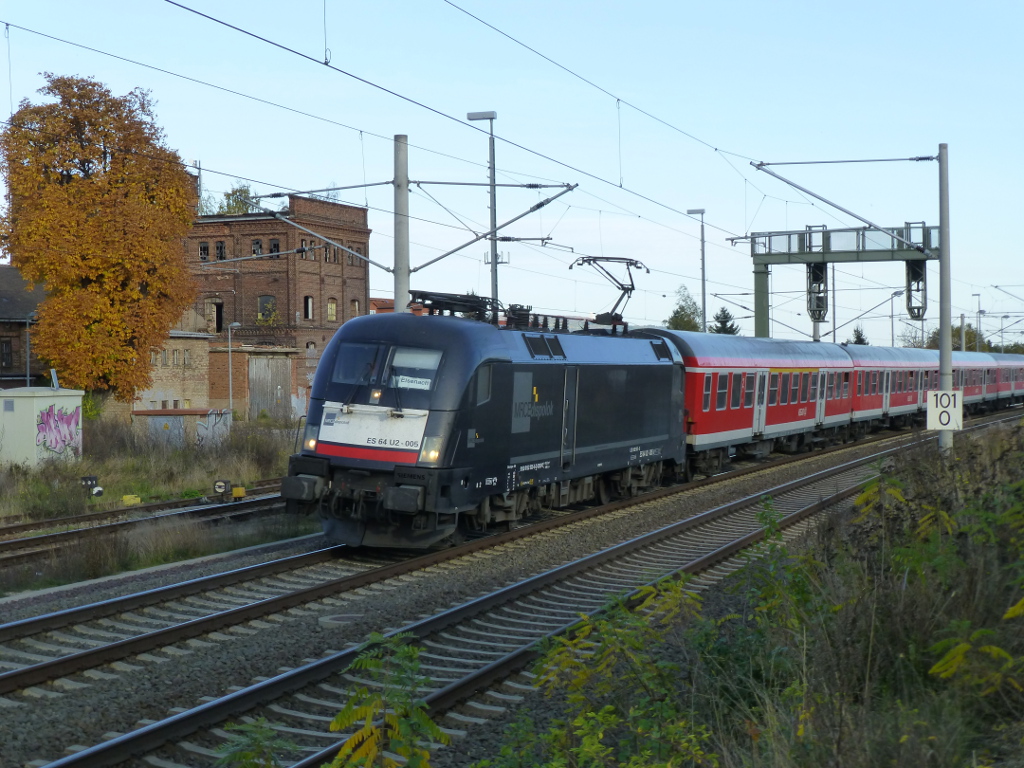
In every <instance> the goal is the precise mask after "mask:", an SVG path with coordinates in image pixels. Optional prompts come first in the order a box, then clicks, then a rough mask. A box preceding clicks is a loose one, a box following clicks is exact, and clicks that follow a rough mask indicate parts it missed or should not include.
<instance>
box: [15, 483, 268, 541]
mask: <svg viewBox="0 0 1024 768" xmlns="http://www.w3.org/2000/svg"><path fill="white" fill-rule="evenodd" d="M280 488H281V480H280V479H275V480H261V481H260V482H258V483H256V484H254V485H253V486H252V488H247V489H246V491H247V492H249V493H260V494H268V493H276V492H278V491H279V490H280ZM216 495H221V496H224V495H225V494H210V495H209V496H216ZM209 496H204V497H202V498H206V499H209ZM202 498H200V499H169V500H167V501H149V502H146V503H145V504H136V505H135V506H133V507H118V508H117V509H105V510H99V511H97V512H86V513H85V514H81V515H72V516H70V517H54V518H50V519H47V520H28V521H25V522H20V523H9V524H7V525H0V537H3V536H11V535H14V534H17V533H24V532H25V531H35V530H38V529H40V528H54V527H57V526H65V525H79V524H83V523H91V522H95V521H97V520H109V519H113V518H117V517H124V516H126V515H132V514H136V513H138V512H143V513H145V512H160V511H162V510H172V509H179V508H181V507H195V506H197V505H199V504H202V503H203V501H202ZM220 501H221V502H224V501H225V499H223V498H221V499H220ZM206 503H208V504H216V503H217V502H216V501H207V502H206Z"/></svg>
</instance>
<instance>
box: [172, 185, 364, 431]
mask: <svg viewBox="0 0 1024 768" xmlns="http://www.w3.org/2000/svg"><path fill="white" fill-rule="evenodd" d="M280 215H281V216H282V217H284V218H285V219H287V220H288V221H293V222H295V223H296V224H299V225H301V226H303V227H306V228H307V229H310V230H312V231H314V232H316V233H317V235H320V236H317V235H311V234H310V233H308V232H304V231H302V230H300V229H298V228H296V227H294V226H292V225H290V224H289V223H287V221H282V220H281V219H279V218H277V217H275V216H273V215H272V214H267V213H243V214H234V215H222V214H215V215H211V216H200V217H198V218H197V219H196V221H195V224H194V225H193V227H192V230H191V232H190V233H189V235H188V238H187V242H186V252H187V261H188V265H189V269H190V270H191V272H192V274H193V275H194V276H195V278H196V281H197V282H198V284H199V291H200V293H199V299H198V302H197V307H196V308H197V311H199V312H200V313H201V314H202V315H203V316H204V318H205V322H206V330H207V332H209V333H212V334H216V338H215V339H214V340H213V341H212V342H211V345H212V346H211V352H214V353H216V356H217V357H218V358H219V357H220V354H219V353H220V351H221V349H224V351H226V346H227V341H228V334H227V330H228V326H230V325H231V324H232V323H239V325H238V326H234V327H232V334H231V336H232V345H233V346H232V350H233V352H234V350H238V351H239V353H240V354H239V355H238V359H237V360H235V359H233V360H232V366H231V367H232V371H233V375H232V378H233V386H234V388H235V389H236V394H235V410H236V411H237V412H238V413H239V415H240V416H243V417H244V415H245V414H246V413H248V414H249V416H250V417H251V416H253V415H254V414H253V413H252V411H253V405H254V404H260V403H269V402H273V403H275V404H280V403H281V397H282V395H281V392H280V391H279V390H280V389H281V388H282V386H283V385H282V384H281V382H282V380H287V381H289V382H290V385H289V390H290V391H289V392H288V393H287V405H288V406H289V407H290V410H291V415H292V416H299V415H301V414H302V413H305V408H306V401H307V398H308V390H309V386H310V384H311V383H312V380H313V373H314V372H315V370H316V364H317V362H318V361H319V359H320V353H321V351H322V350H323V347H324V345H325V344H326V342H327V341H328V340H329V339H330V338H331V336H332V335H333V334H334V332H335V331H336V330H337V329H338V328H339V327H340V326H341V324H342V323H343V322H345V321H346V320H348V319H350V318H352V317H356V316H358V315H362V314H366V311H367V307H368V305H369V294H368V291H369V287H368V285H369V280H368V275H367V264H366V262H365V261H363V260H361V259H359V258H357V257H355V256H353V255H352V254H351V253H348V252H346V251H344V250H342V249H340V248H336V247H335V246H332V245H329V244H328V243H326V242H325V241H324V239H323V238H325V237H326V238H329V239H330V240H333V241H334V242H336V243H339V244H341V245H343V246H345V247H346V248H349V249H351V250H352V251H354V252H356V253H358V254H362V255H364V256H369V242H370V230H369V228H368V227H367V218H366V209H365V208H356V207H354V206H350V205H343V204H341V203H332V202H328V201H325V200H313V199H310V198H305V197H299V196H296V195H290V196H289V197H288V208H287V209H285V210H283V211H282V212H281V214H280ZM253 256H256V257H258V258H252V257H253ZM261 348H272V349H273V350H274V352H273V353H272V354H262V353H260V349H261ZM268 352H269V349H268ZM282 360H283V361H286V362H280V361H282ZM268 361H275V362H268ZM246 366H247V367H246ZM268 366H269V368H268ZM240 367H243V370H239V368H240ZM285 367H287V368H288V369H289V370H288V372H287V374H286V373H285ZM226 370H227V365H226V360H225V361H224V363H220V362H219V361H218V362H214V360H212V359H211V368H210V393H211V394H210V397H211V405H215V406H217V407H224V406H223V405H221V403H222V401H223V400H224V397H223V395H222V393H221V390H222V389H225V388H226V382H223V381H220V380H219V379H220V372H221V371H223V372H224V373H226ZM263 389H267V391H263ZM242 392H244V393H245V397H244V399H242V400H240V399H239V396H238V393H242ZM259 410H274V409H267V408H259ZM257 413H258V411H257Z"/></svg>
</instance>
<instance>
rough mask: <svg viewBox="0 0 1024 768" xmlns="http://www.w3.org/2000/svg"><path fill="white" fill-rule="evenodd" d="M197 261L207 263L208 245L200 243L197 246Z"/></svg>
mask: <svg viewBox="0 0 1024 768" xmlns="http://www.w3.org/2000/svg"><path fill="white" fill-rule="evenodd" d="M199 260H200V261H209V260H210V244H209V243H200V244H199Z"/></svg>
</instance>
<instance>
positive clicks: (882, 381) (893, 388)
mask: <svg viewBox="0 0 1024 768" xmlns="http://www.w3.org/2000/svg"><path fill="white" fill-rule="evenodd" d="M844 349H845V350H846V353H847V354H848V355H849V356H850V359H851V360H853V365H854V368H855V370H856V381H855V386H854V395H853V422H854V424H855V425H856V426H855V432H856V433H858V434H860V433H863V432H866V431H867V430H868V429H871V428H875V427H880V426H896V427H900V426H906V425H907V424H909V423H910V422H911V421H912V420H913V419H914V418H915V417H916V416H918V415H919V414H920V413H922V412H923V411H924V410H925V409H926V408H927V405H928V398H927V393H928V391H929V390H933V389H938V388H939V360H938V355H937V354H936V352H935V350H931V349H912V348H904V347H894V348H890V347H869V346H865V345H859V344H848V345H846V346H845V347H844Z"/></svg>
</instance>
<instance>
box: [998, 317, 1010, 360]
mask: <svg viewBox="0 0 1024 768" xmlns="http://www.w3.org/2000/svg"><path fill="white" fill-rule="evenodd" d="M1008 317H1009V315H1003V316H1002V318H1000V320H999V351H1000V352H1005V351H1006V339H1004V338H1003V332H1004V331H1005V330H1006V322H1005V321H1006V319H1007V318H1008Z"/></svg>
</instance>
